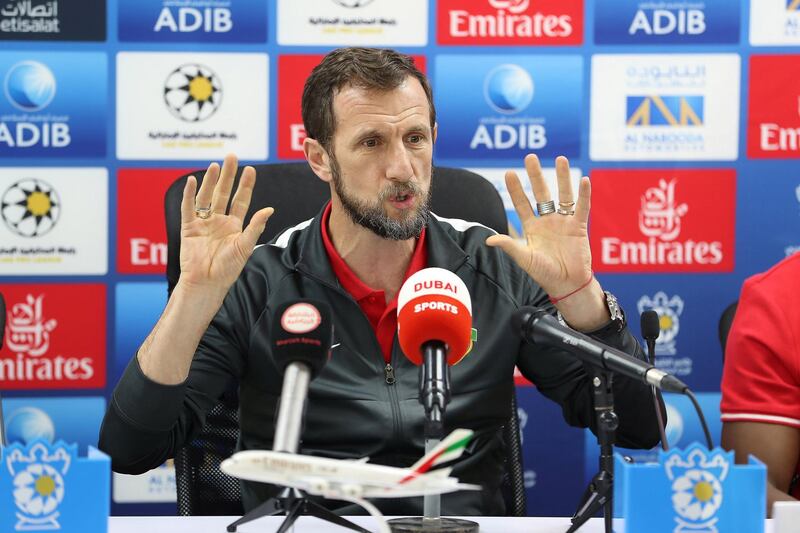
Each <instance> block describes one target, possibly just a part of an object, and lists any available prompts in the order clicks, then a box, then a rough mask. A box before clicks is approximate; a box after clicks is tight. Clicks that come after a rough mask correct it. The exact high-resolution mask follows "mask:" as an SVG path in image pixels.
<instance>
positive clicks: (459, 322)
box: [397, 268, 472, 438]
mask: <svg viewBox="0 0 800 533" xmlns="http://www.w3.org/2000/svg"><path fill="white" fill-rule="evenodd" d="M471 331H472V302H471V301H470V297H469V291H467V286H466V285H465V284H464V282H463V281H461V278H459V277H458V276H456V275H455V274H453V273H452V272H450V271H448V270H445V269H443V268H425V269H422V270H420V271H419V272H417V273H416V274H414V275H413V276H411V277H410V278H408V279H407V280H406V282H405V283H403V286H402V287H401V288H400V293H399V294H398V296H397V337H398V340H399V341H400V348H401V349H402V350H403V353H404V354H405V355H406V357H408V358H409V359H410V360H411V362H412V363H414V364H415V365H418V366H420V365H421V366H420V383H419V387H420V396H419V400H420V402H421V403H422V405H423V407H424V408H425V415H426V421H425V422H426V423H425V436H426V437H429V438H441V436H442V432H443V417H444V411H445V408H446V407H447V403H448V402H449V401H450V366H449V365H454V364H456V363H458V362H459V361H461V359H463V358H464V356H465V355H466V354H467V352H468V351H469V348H470V342H471Z"/></svg>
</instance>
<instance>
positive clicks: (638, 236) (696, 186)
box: [589, 169, 736, 272]
mask: <svg viewBox="0 0 800 533" xmlns="http://www.w3.org/2000/svg"><path fill="white" fill-rule="evenodd" d="M591 178H592V215H591V222H590V226H589V237H590V239H589V240H590V243H591V246H592V263H593V267H594V269H595V271H596V272H731V271H733V263H734V231H735V226H736V213H735V209H736V172H735V171H734V170H715V169H708V170H706V169H704V170H674V169H672V170H670V169H648V170H595V171H593V172H592V174H591Z"/></svg>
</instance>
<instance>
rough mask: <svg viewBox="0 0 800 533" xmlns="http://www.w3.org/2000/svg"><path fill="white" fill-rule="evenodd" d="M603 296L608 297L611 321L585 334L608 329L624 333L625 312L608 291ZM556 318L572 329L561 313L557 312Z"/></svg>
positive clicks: (607, 303)
mask: <svg viewBox="0 0 800 533" xmlns="http://www.w3.org/2000/svg"><path fill="white" fill-rule="evenodd" d="M603 294H605V296H606V306H608V315H609V316H610V317H611V319H610V320H609V321H608V322H606V323H605V324H603V325H602V326H600V327H599V328H597V329H596V330H594V331H589V332H585V333H586V334H587V335H592V334H595V333H599V332H600V331H603V330H606V329H610V330H613V331H622V328H624V327H625V323H626V322H625V312H624V311H623V310H622V307H620V305H619V302H618V301H617V297H616V296H614V295H613V294H611V293H610V292H608V291H603ZM556 318H557V319H558V322H559V323H560V324H561V325H562V326H567V327H572V326H570V325H569V324H567V321H566V320H564V317H563V316H561V311H558V310H556Z"/></svg>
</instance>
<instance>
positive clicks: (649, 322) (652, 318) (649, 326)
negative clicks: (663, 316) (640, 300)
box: [641, 309, 661, 340]
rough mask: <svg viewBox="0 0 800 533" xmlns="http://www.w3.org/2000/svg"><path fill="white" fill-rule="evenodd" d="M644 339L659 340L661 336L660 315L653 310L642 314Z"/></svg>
mask: <svg viewBox="0 0 800 533" xmlns="http://www.w3.org/2000/svg"><path fill="white" fill-rule="evenodd" d="M641 326H642V337H644V338H645V339H651V340H654V339H657V338H658V336H659V335H660V334H661V325H660V324H659V319H658V313H656V312H655V311H654V310H652V309H648V310H647V311H645V312H644V313H642V317H641Z"/></svg>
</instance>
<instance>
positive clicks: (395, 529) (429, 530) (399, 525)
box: [388, 516, 480, 533]
mask: <svg viewBox="0 0 800 533" xmlns="http://www.w3.org/2000/svg"><path fill="white" fill-rule="evenodd" d="M388 523H389V527H390V528H391V529H392V533H421V532H426V533H433V532H437V533H438V532H441V533H478V531H480V526H479V525H478V523H477V522H473V521H472V520H463V519H461V518H447V517H444V518H439V519H431V518H422V517H421V516H411V517H408V518H392V519H391V520H388Z"/></svg>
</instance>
